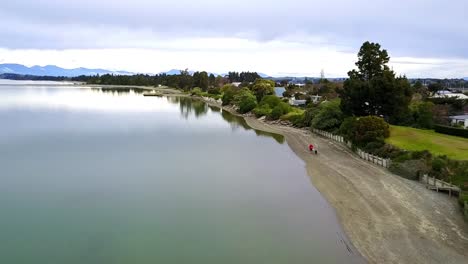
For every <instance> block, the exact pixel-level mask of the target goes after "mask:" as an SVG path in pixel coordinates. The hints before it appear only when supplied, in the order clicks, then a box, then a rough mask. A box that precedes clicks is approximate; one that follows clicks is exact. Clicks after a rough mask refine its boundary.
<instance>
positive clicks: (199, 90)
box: [190, 87, 203, 96]
mask: <svg viewBox="0 0 468 264" xmlns="http://www.w3.org/2000/svg"><path fill="white" fill-rule="evenodd" d="M202 93H203V91H202V90H201V89H200V88H199V87H195V88H193V89H192V91H191V92H190V94H191V95H196V96H201V95H202Z"/></svg>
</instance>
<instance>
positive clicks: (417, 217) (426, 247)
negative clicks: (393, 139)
mask: <svg viewBox="0 0 468 264" xmlns="http://www.w3.org/2000/svg"><path fill="white" fill-rule="evenodd" d="M246 121H247V123H248V124H249V125H250V126H251V127H252V128H254V129H259V130H264V131H269V132H274V133H278V134H282V135H284V136H285V138H286V141H287V142H288V144H289V146H290V147H291V148H292V150H293V151H294V152H295V153H296V154H297V155H298V156H299V157H300V158H301V159H303V160H304V161H305V163H306V167H307V172H308V173H309V175H310V177H311V180H312V182H313V184H314V185H315V186H316V187H317V189H318V190H319V191H320V192H321V193H322V195H324V196H325V198H326V199H327V200H328V202H329V203H330V204H331V205H332V206H333V207H334V208H335V209H336V212H337V215H338V217H339V220H340V222H341V224H342V225H343V227H344V230H345V232H346V234H347V235H348V236H349V238H350V240H351V241H352V243H353V245H354V246H355V247H356V248H357V249H358V250H359V252H360V253H361V254H362V255H363V256H364V257H365V258H366V259H367V260H368V261H369V262H370V263H411V264H415V263H468V224H467V223H466V222H465V221H464V220H463V217H462V214H461V212H460V208H459V206H458V204H457V203H456V200H455V199H453V198H449V197H448V195H445V194H441V193H437V192H434V191H430V190H427V189H426V188H425V187H424V186H423V185H421V184H419V183H417V182H414V181H410V180H406V179H404V178H401V177H398V176H396V175H393V174H392V173H390V172H388V171H387V170H386V169H384V168H381V167H379V166H377V165H374V164H371V163H369V162H366V161H363V160H361V159H359V158H358V157H357V156H356V155H355V154H353V153H352V152H351V151H350V150H348V149H347V148H346V147H345V146H343V145H341V144H339V143H337V142H334V141H331V140H328V139H325V138H322V137H319V136H316V135H313V134H311V133H310V132H309V131H306V130H301V129H297V128H292V127H287V126H280V125H270V124H267V123H265V122H263V121H260V120H257V119H256V118H253V117H246ZM310 143H312V144H314V145H316V146H318V150H319V154H318V155H313V154H311V153H309V151H308V150H307V146H308V145H309V144H310Z"/></svg>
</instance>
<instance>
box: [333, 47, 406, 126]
mask: <svg viewBox="0 0 468 264" xmlns="http://www.w3.org/2000/svg"><path fill="white" fill-rule="evenodd" d="M389 60H390V57H389V56H388V53H387V51H386V50H382V49H381V47H380V45H379V44H377V43H369V42H365V43H364V44H363V45H362V47H361V49H360V51H359V53H358V61H357V62H356V66H357V67H358V70H352V71H350V72H348V76H349V79H348V80H346V81H345V82H344V86H343V90H341V92H340V93H341V99H342V100H341V109H342V110H343V112H344V113H345V114H347V115H355V116H367V115H376V116H381V117H384V118H385V119H387V120H389V121H390V122H392V123H397V124H398V123H399V122H402V121H401V120H403V119H404V117H405V116H406V115H407V114H408V105H409V103H410V101H411V97H412V94H413V90H412V88H411V85H410V84H409V82H408V80H407V79H406V77H404V76H403V77H395V73H394V72H393V71H391V70H390V69H389V67H388V66H387V63H388V62H389Z"/></svg>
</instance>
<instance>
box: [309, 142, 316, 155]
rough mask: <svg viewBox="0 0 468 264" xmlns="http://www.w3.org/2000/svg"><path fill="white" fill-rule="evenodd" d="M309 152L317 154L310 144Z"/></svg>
mask: <svg viewBox="0 0 468 264" xmlns="http://www.w3.org/2000/svg"><path fill="white" fill-rule="evenodd" d="M309 151H310V152H314V153H315V154H317V148H314V145H312V144H309Z"/></svg>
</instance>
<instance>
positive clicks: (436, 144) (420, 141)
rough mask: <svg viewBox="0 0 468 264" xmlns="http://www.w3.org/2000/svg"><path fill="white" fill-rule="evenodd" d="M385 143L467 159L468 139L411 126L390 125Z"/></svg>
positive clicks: (457, 158)
mask: <svg viewBox="0 0 468 264" xmlns="http://www.w3.org/2000/svg"><path fill="white" fill-rule="evenodd" d="M386 142H387V143H389V144H392V145H395V146H397V147H399V148H402V149H406V150H413V151H420V150H429V151H430V152H431V153H432V154H435V155H447V156H448V157H449V158H452V159H456V160H468V139H466V138H462V137H455V136H450V135H444V134H439V133H436V132H434V131H433V130H422V129H416V128H411V127H401V126H390V137H389V138H388V139H387V140H386Z"/></svg>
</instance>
